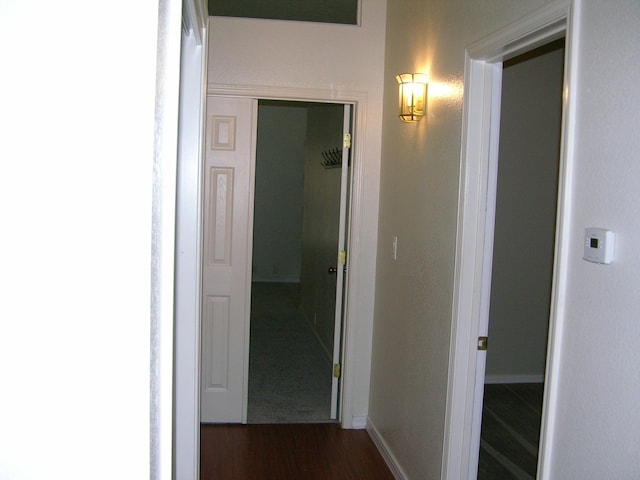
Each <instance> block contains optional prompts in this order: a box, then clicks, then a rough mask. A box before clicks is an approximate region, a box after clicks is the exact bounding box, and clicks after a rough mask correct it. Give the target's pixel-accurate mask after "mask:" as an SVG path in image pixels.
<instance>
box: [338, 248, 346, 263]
mask: <svg viewBox="0 0 640 480" xmlns="http://www.w3.org/2000/svg"><path fill="white" fill-rule="evenodd" d="M338 264H339V265H346V264H347V252H346V251H344V250H340V251H339V252H338Z"/></svg>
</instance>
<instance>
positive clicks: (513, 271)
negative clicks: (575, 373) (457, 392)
mask: <svg viewBox="0 0 640 480" xmlns="http://www.w3.org/2000/svg"><path fill="white" fill-rule="evenodd" d="M563 65H564V50H563V49H562V48H557V49H556V50H554V51H552V52H547V53H545V54H543V55H540V56H537V57H535V58H529V59H528V60H525V61H521V62H518V63H516V64H515V65H510V66H508V67H506V68H504V70H503V74H502V106H501V114H500V153H499V160H498V188H497V199H496V220H495V225H496V226H495V233H494V248H493V269H492V276H491V302H490V303H491V308H490V312H489V349H488V350H487V367H486V372H485V374H486V377H485V381H486V382H496V383H509V382H541V381H543V379H544V371H545V360H546V350H547V330H548V326H549V308H550V304H551V279H552V268H553V251H554V243H555V222H556V203H557V202H556V199H557V190H558V165H559V157H560V129H561V123H560V121H561V118H560V117H561V113H562V85H563V77H562V72H563Z"/></svg>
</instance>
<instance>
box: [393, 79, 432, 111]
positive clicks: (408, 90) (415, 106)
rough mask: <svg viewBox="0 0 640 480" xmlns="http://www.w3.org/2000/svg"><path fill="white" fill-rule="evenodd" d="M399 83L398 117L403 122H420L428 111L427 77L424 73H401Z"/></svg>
mask: <svg viewBox="0 0 640 480" xmlns="http://www.w3.org/2000/svg"><path fill="white" fill-rule="evenodd" d="M396 80H397V81H398V89H399V93H400V95H399V97H398V116H399V117H400V120H402V121H403V122H419V121H420V119H421V118H422V117H424V114H425V111H426V109H427V76H426V75H425V74H423V73H401V74H400V75H396Z"/></svg>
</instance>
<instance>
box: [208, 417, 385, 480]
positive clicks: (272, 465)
mask: <svg viewBox="0 0 640 480" xmlns="http://www.w3.org/2000/svg"><path fill="white" fill-rule="evenodd" d="M200 435H201V436H200V445H201V454H200V479H201V480H213V479H215V480H275V479H277V480H294V479H295V480H327V479H340V480H349V479H359V480H362V479H366V480H393V478H394V477H393V475H392V474H391V472H390V470H389V468H388V467H387V465H386V463H385V461H384V459H383V458H382V456H381V455H380V452H378V450H377V449H376V447H375V445H374V443H373V441H372V440H371V438H369V434H368V433H367V432H366V431H365V430H343V429H341V428H340V427H339V426H338V425H336V424H296V425H292V424H274V425H202V426H201V429H200Z"/></svg>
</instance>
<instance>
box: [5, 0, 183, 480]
mask: <svg viewBox="0 0 640 480" xmlns="http://www.w3.org/2000/svg"><path fill="white" fill-rule="evenodd" d="M176 3H177V2H168V3H167V4H166V5H170V6H171V5H175V4H176ZM158 11H159V4H158V2H157V1H156V2H154V1H151V2H138V3H135V4H132V3H131V2H128V1H124V0H122V1H119V0H116V1H115V2H113V3H111V4H110V5H109V8H106V9H105V8H103V7H102V6H99V5H97V4H95V5H91V4H87V3H86V2H81V1H75V0H61V1H59V2H56V3H55V4H52V3H51V2H45V1H39V0H35V1H30V2H21V1H13V0H9V1H8V2H7V1H4V2H2V3H1V4H0V56H1V57H2V59H3V61H2V62H3V67H2V70H3V74H2V75H1V76H0V104H2V108H1V109H0V136H1V137H2V141H1V142H0V158H2V173H1V174H0V223H1V224H2V235H0V263H1V264H2V267H1V268H0V287H1V291H2V294H1V296H2V301H0V384H1V385H2V394H1V395H0V425H2V427H1V428H0V478H3V479H4V478H7V479H12V480H22V479H38V478H49V479H65V480H67V479H78V480H80V479H86V478H87V476H90V477H91V478H95V479H113V478H122V479H132V480H133V479H136V480H137V479H140V478H149V477H150V449H151V448H152V446H151V444H150V429H151V424H150V396H151V392H150V343H151V342H150V334H151V331H150V319H151V307H152V304H151V300H150V299H151V293H152V291H153V290H154V288H152V285H151V281H150V279H151V261H152V251H151V250H152V243H151V238H152V237H151V235H152V224H151V220H152V174H153V157H154V118H155V115H156V111H155V104H154V103H155V98H156V60H157V59H158V58H160V59H161V60H163V61H166V60H167V59H166V52H163V53H162V54H161V55H160V56H158V52H157V49H158V31H157V25H158ZM178 12H179V7H178ZM177 20H178V21H177V23H176V26H177V28H176V29H175V30H169V31H165V32H164V34H163V35H165V36H168V37H171V38H173V39H175V40H177V44H178V45H179V40H180V23H179V21H180V18H179V15H178V18H177ZM115 32H117V34H115ZM165 45H166V44H165ZM177 65H178V63H176V64H175V65H174V66H175V67H176V68H175V73H177V71H178V69H177ZM164 67H167V68H169V69H171V65H168V64H166V63H165V65H164ZM164 94H165V95H167V96H168V97H172V95H173V94H175V95H173V97H172V98H173V99H174V100H175V101H176V103H177V90H176V91H175V92H171V91H165V92H164ZM158 113H159V117H161V116H162V112H158ZM173 120H177V117H174V118H173ZM167 134H168V132H167ZM174 183H175V181H174ZM158 186H159V187H161V185H158ZM163 281H166V282H167V284H168V285H170V284H171V282H172V276H169V277H168V278H164V279H163ZM156 293H157V292H156ZM153 306H154V308H157V307H158V304H155V305H153ZM156 406H157V405H156ZM169 407H170V406H169ZM170 439H171V437H170V432H169V440H170ZM154 441H160V438H159V437H155V438H154ZM166 453H169V457H167V458H168V460H169V465H170V461H171V457H170V452H166ZM88 472H90V473H88ZM165 473H168V474H170V470H169V471H166V472H165Z"/></svg>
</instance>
